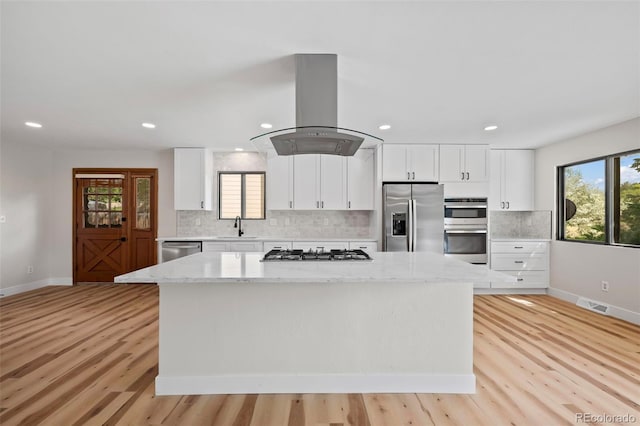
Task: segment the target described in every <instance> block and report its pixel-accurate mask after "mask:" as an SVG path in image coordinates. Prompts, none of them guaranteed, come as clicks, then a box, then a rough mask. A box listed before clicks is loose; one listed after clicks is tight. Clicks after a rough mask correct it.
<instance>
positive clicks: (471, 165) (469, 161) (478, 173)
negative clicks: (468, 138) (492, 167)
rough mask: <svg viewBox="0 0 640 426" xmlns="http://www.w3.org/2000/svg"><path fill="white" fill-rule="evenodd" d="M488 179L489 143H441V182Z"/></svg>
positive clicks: (482, 180)
mask: <svg viewBox="0 0 640 426" xmlns="http://www.w3.org/2000/svg"><path fill="white" fill-rule="evenodd" d="M488 180H489V146H488V145H440V179H439V181H440V182H486V181H488Z"/></svg>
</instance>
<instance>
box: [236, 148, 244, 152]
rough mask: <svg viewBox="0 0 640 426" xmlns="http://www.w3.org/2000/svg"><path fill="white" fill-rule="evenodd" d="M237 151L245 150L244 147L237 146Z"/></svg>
mask: <svg viewBox="0 0 640 426" xmlns="http://www.w3.org/2000/svg"><path fill="white" fill-rule="evenodd" d="M236 151H244V148H236Z"/></svg>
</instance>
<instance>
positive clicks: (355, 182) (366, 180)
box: [347, 149, 376, 210]
mask: <svg viewBox="0 0 640 426" xmlns="http://www.w3.org/2000/svg"><path fill="white" fill-rule="evenodd" d="M375 158H376V156H375V151H374V150H372V149H360V150H358V151H356V153H355V155H354V156H353V157H347V197H348V199H347V209H350V210H373V205H374V189H375V188H374V185H375V178H374V177H375V165H376V162H375Z"/></svg>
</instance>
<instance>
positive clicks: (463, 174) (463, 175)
mask: <svg viewBox="0 0 640 426" xmlns="http://www.w3.org/2000/svg"><path fill="white" fill-rule="evenodd" d="M462 180H464V172H462Z"/></svg>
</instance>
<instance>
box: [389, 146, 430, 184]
mask: <svg viewBox="0 0 640 426" xmlns="http://www.w3.org/2000/svg"><path fill="white" fill-rule="evenodd" d="M382 179H383V180H384V181H386V182H391V181H397V182H402V181H407V182H408V181H422V182H437V181H438V145H403V144H388V145H383V147H382Z"/></svg>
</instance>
